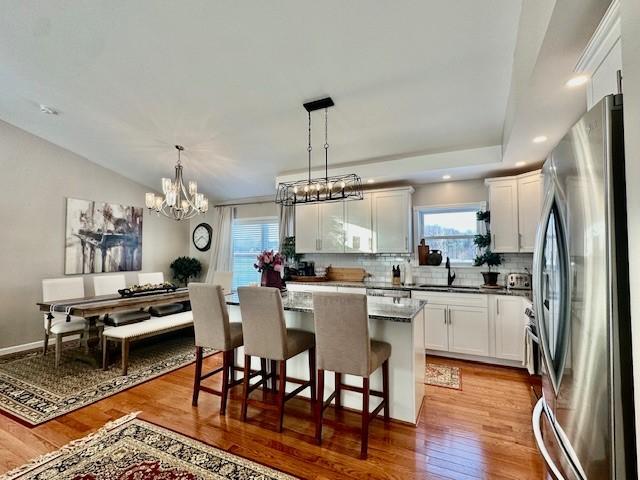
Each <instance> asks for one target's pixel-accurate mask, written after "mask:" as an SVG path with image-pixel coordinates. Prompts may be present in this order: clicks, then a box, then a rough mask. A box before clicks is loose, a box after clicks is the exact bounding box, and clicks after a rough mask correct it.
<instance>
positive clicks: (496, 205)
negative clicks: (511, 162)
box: [485, 170, 543, 253]
mask: <svg viewBox="0 0 640 480" xmlns="http://www.w3.org/2000/svg"><path fill="white" fill-rule="evenodd" d="M485 183H486V184H487V186H488V187H489V210H490V211H491V249H492V250H493V251H494V252H498V253H513V252H523V253H524V252H527V253H530V252H533V246H534V243H535V238H536V229H537V227H538V221H539V219H540V210H541V208H542V195H543V183H542V174H541V173H540V171H539V170H537V171H535V172H529V173H523V174H522V175H516V176H512V177H500V178H488V179H487V180H486V181H485Z"/></svg>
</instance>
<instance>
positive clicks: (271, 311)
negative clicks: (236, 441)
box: [238, 287, 316, 432]
mask: <svg viewBox="0 0 640 480" xmlns="http://www.w3.org/2000/svg"><path fill="white" fill-rule="evenodd" d="M238 296H239V297H240V313H241V314H242V326H243V331H244V353H245V356H244V371H245V375H244V388H243V394H242V420H243V421H246V420H247V408H248V406H249V405H250V404H251V405H257V406H260V407H262V408H267V409H274V410H276V411H277V412H278V417H279V421H278V432H281V431H282V422H283V419H284V404H285V402H286V401H287V400H290V399H291V398H293V397H294V396H295V395H297V394H298V393H300V392H301V391H302V390H304V389H305V388H307V387H309V388H310V389H311V408H312V411H313V404H314V401H313V400H314V399H315V396H316V365H315V361H316V353H315V336H314V334H313V333H312V332H306V331H304V330H298V329H295V328H287V327H286V325H285V319H284V309H283V307H282V297H281V296H280V291H279V290H278V289H277V288H269V287H240V288H238ZM307 350H308V351H309V380H301V379H297V378H287V360H288V359H290V358H293V357H295V356H296V355H298V354H299V353H302V352H304V351H307ZM252 356H255V357H260V359H261V360H262V361H264V360H265V359H268V360H270V361H271V374H270V375H269V376H268V377H269V378H271V379H272V382H273V383H272V389H274V388H275V380H276V378H278V379H279V383H278V392H277V398H276V404H275V405H273V404H268V403H266V402H265V401H264V400H265V392H266V383H264V379H263V380H262V381H261V382H258V383H256V384H254V385H251V386H249V378H248V375H247V371H248V369H249V367H250V364H251V357H252ZM276 362H279V364H280V365H279V375H276ZM287 381H289V382H292V383H297V384H300V386H299V387H298V388H296V389H295V390H293V391H292V392H290V393H288V394H287V393H286V392H285V387H286V384H287ZM261 384H264V388H265V390H264V391H263V401H262V402H260V401H258V400H250V399H249V394H250V393H251V392H252V391H253V390H255V389H256V388H257V387H259V386H260V385H261Z"/></svg>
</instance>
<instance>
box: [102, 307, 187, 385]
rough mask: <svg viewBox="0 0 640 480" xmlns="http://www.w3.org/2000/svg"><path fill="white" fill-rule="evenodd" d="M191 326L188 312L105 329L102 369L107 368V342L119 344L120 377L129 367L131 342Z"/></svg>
mask: <svg viewBox="0 0 640 480" xmlns="http://www.w3.org/2000/svg"><path fill="white" fill-rule="evenodd" d="M192 325H193V312H192V311H191V310H189V311H186V312H179V313H174V314H172V315H166V316H164V317H152V318H150V319H149V320H144V321H142V322H138V323H132V324H129V325H122V326H120V327H111V328H108V329H105V331H104V332H103V334H102V369H103V370H106V369H107V366H108V360H109V359H108V355H109V353H108V352H109V349H108V346H109V343H108V342H109V341H112V342H118V343H120V344H121V347H122V348H121V352H122V353H121V355H122V375H126V374H127V370H128V367H129V344H130V343H131V342H134V341H137V340H142V339H144V338H149V337H154V336H156V335H162V334H164V333H168V332H172V331H174V330H181V329H183V328H187V327H189V326H192Z"/></svg>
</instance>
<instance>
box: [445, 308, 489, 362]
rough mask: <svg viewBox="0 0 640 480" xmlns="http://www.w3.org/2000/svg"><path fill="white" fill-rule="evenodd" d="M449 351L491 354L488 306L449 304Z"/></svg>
mask: <svg viewBox="0 0 640 480" xmlns="http://www.w3.org/2000/svg"><path fill="white" fill-rule="evenodd" d="M448 316H449V351H450V352H454V353H465V354H467V355H479V356H483V357H486V356H488V355H489V315H488V312H487V309H486V308H482V307H465V306H459V305H449V315H448Z"/></svg>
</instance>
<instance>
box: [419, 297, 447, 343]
mask: <svg viewBox="0 0 640 480" xmlns="http://www.w3.org/2000/svg"><path fill="white" fill-rule="evenodd" d="M447 308H448V307H447V306H446V305H430V304H427V306H426V307H425V308H424V313H425V316H424V318H425V327H424V346H425V348H426V349H428V350H442V351H445V352H446V351H448V350H449V325H448V324H447Z"/></svg>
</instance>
